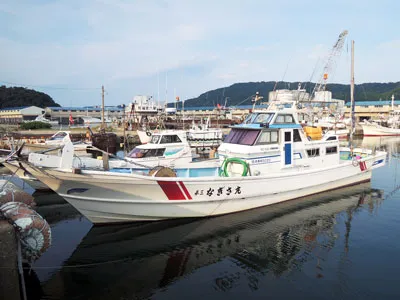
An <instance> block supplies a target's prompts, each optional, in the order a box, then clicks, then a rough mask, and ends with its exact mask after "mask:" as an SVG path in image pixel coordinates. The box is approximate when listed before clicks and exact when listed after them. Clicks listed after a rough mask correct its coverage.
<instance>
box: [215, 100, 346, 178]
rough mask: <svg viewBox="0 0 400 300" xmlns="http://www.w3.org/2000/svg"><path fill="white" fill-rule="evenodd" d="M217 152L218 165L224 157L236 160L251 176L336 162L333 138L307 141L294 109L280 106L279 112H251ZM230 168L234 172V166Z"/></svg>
mask: <svg viewBox="0 0 400 300" xmlns="http://www.w3.org/2000/svg"><path fill="white" fill-rule="evenodd" d="M218 153H219V157H220V160H221V163H223V161H224V160H225V159H227V158H238V159H240V160H243V161H244V162H246V163H247V164H248V165H249V167H250V171H251V172H252V175H267V174H268V173H270V172H275V171H285V170H288V171H293V168H302V169H304V168H309V167H318V166H319V165H320V166H323V165H326V163H328V164H329V163H330V162H332V163H337V162H338V160H339V141H338V138H337V136H335V135H324V136H323V137H322V139H320V140H310V139H309V138H308V137H307V136H306V134H305V132H304V130H303V128H302V126H301V125H300V124H299V121H298V118H297V112H296V109H295V108H293V107H289V108H287V107H285V106H283V107H282V108H281V109H279V110H274V111H271V110H266V111H258V112H254V113H252V114H250V115H249V116H248V117H247V118H246V119H245V121H244V122H243V124H240V125H236V126H233V127H232V129H231V131H230V133H229V134H228V136H227V137H226V138H225V140H224V142H223V143H222V145H221V146H220V147H219V149H218ZM232 165H236V164H232ZM231 169H232V173H235V171H234V169H235V166H232V167H231ZM239 169H242V167H241V166H239ZM238 173H240V174H241V171H239V172H238ZM231 176H235V174H233V175H231ZM238 176H241V175H238Z"/></svg>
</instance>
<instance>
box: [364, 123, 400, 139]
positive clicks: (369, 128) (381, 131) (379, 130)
mask: <svg viewBox="0 0 400 300" xmlns="http://www.w3.org/2000/svg"><path fill="white" fill-rule="evenodd" d="M361 126H362V129H363V135H364V136H400V129H399V128H390V127H384V126H381V125H378V124H372V123H371V124H361Z"/></svg>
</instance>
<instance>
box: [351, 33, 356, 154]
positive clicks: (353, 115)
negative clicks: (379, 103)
mask: <svg viewBox="0 0 400 300" xmlns="http://www.w3.org/2000/svg"><path fill="white" fill-rule="evenodd" d="M350 100H351V102H350V103H351V110H350V112H351V131H350V143H351V147H353V133H354V130H355V125H356V124H355V123H356V119H355V103H354V41H351V82H350Z"/></svg>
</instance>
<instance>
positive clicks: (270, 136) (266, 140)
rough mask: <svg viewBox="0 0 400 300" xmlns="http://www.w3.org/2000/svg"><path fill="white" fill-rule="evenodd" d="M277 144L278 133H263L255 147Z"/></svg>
mask: <svg viewBox="0 0 400 300" xmlns="http://www.w3.org/2000/svg"><path fill="white" fill-rule="evenodd" d="M277 142H278V131H263V132H261V134H260V137H259V138H258V140H257V145H265V144H272V143H277Z"/></svg>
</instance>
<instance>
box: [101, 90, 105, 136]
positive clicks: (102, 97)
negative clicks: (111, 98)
mask: <svg viewBox="0 0 400 300" xmlns="http://www.w3.org/2000/svg"><path fill="white" fill-rule="evenodd" d="M104 128H105V126H104V85H102V86H101V129H104Z"/></svg>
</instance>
